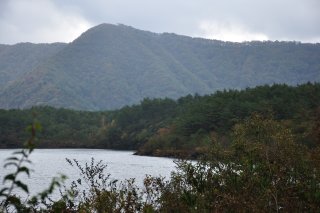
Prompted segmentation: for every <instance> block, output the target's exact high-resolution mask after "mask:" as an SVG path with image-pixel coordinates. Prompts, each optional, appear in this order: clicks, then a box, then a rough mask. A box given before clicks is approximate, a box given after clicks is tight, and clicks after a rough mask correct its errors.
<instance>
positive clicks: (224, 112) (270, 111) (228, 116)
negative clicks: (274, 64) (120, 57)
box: [0, 83, 320, 158]
mask: <svg viewBox="0 0 320 213" xmlns="http://www.w3.org/2000/svg"><path fill="white" fill-rule="evenodd" d="M319 106H320V84H319V83H306V84H302V85H298V86H288V85H284V84H275V85H272V86H269V85H265V86H258V87H255V88H247V89H244V90H224V91H218V92H215V93H214V94H212V95H204V96H200V95H188V96H185V97H181V98H179V99H177V100H173V99H169V98H163V99H148V98H147V99H144V100H142V101H141V102H140V104H137V105H132V106H125V107H123V108H121V109H119V110H112V111H99V112H90V111H77V110H70V109H63V108H53V107H49V106H40V107H33V108H30V109H24V110H19V109H11V110H0V148H17V147H23V143H22V142H21V141H24V139H25V138H26V137H27V135H28V133H27V132H26V131H25V128H26V126H28V125H29V124H30V121H32V120H34V119H35V120H36V121H37V122H38V123H40V124H41V126H42V129H41V131H39V133H38V144H37V147H39V148H102V149H123V150H136V151H137V154H140V155H154V156H170V157H172V156H174V157H187V158H198V157H199V156H201V155H202V153H203V152H205V151H206V150H207V149H208V147H210V146H211V141H212V138H218V139H219V141H220V142H221V143H223V144H224V146H228V145H229V144H230V143H231V137H232V131H233V130H234V127H235V125H236V124H237V123H239V122H241V121H243V120H244V119H246V118H248V117H250V116H252V115H253V114H255V113H257V114H260V115H263V116H264V117H268V118H270V119H274V120H275V121H278V122H281V123H282V124H283V125H284V126H286V127H287V128H290V129H292V132H293V134H294V135H295V137H296V139H297V141H299V143H301V144H304V145H306V146H308V147H315V146H316V145H317V144H319V131H320V129H319V128H320V124H319V120H320V119H319V118H320V109H319Z"/></svg>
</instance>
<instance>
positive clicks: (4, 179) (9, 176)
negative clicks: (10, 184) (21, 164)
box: [3, 174, 16, 183]
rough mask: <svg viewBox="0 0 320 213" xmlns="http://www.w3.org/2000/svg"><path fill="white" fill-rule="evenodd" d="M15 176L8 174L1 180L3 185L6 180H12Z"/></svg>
mask: <svg viewBox="0 0 320 213" xmlns="http://www.w3.org/2000/svg"><path fill="white" fill-rule="evenodd" d="M15 178H16V176H15V175H14V174H8V175H6V176H5V177H4V178H3V183H5V182H6V181H7V180H14V179H15Z"/></svg>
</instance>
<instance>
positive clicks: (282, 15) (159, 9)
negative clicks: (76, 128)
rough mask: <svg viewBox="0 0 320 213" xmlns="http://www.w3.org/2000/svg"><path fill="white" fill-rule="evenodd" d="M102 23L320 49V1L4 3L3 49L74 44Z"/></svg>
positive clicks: (0, 19) (0, 18)
mask: <svg viewBox="0 0 320 213" xmlns="http://www.w3.org/2000/svg"><path fill="white" fill-rule="evenodd" d="M101 23H112V24H117V23H121V24H125V25H130V26H132V27H135V28H138V29H143V30H149V31H153V32H173V33H176V34H182V35H188V36H193V37H204V38H211V39H219V40H224V41H238V42H239V41H250V40H290V41H292V40H295V41H302V42H312V43H316V42H317V43H320V0H157V1H156V0H0V43H2V44H14V43H18V42H34V43H50V42H71V41H72V40H74V39H75V38H76V37H78V36H79V35H80V34H81V33H82V32H84V31H86V30H87V29H89V28H90V27H93V26H95V25H98V24H101Z"/></svg>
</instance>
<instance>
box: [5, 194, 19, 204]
mask: <svg viewBox="0 0 320 213" xmlns="http://www.w3.org/2000/svg"><path fill="white" fill-rule="evenodd" d="M7 201H8V202H10V203H12V204H13V205H15V206H17V205H21V201H20V199H19V198H17V197H15V196H10V197H8V199H7Z"/></svg>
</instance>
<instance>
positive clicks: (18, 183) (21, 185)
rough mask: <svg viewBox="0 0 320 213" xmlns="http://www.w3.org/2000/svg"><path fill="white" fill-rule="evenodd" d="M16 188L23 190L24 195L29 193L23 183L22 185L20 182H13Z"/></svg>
mask: <svg viewBox="0 0 320 213" xmlns="http://www.w3.org/2000/svg"><path fill="white" fill-rule="evenodd" d="M14 183H15V184H16V185H17V186H18V187H20V188H21V189H23V191H25V192H26V193H29V190H28V186H27V185H26V184H24V183H22V182H21V181H20V180H18V181H15V182H14Z"/></svg>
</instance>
